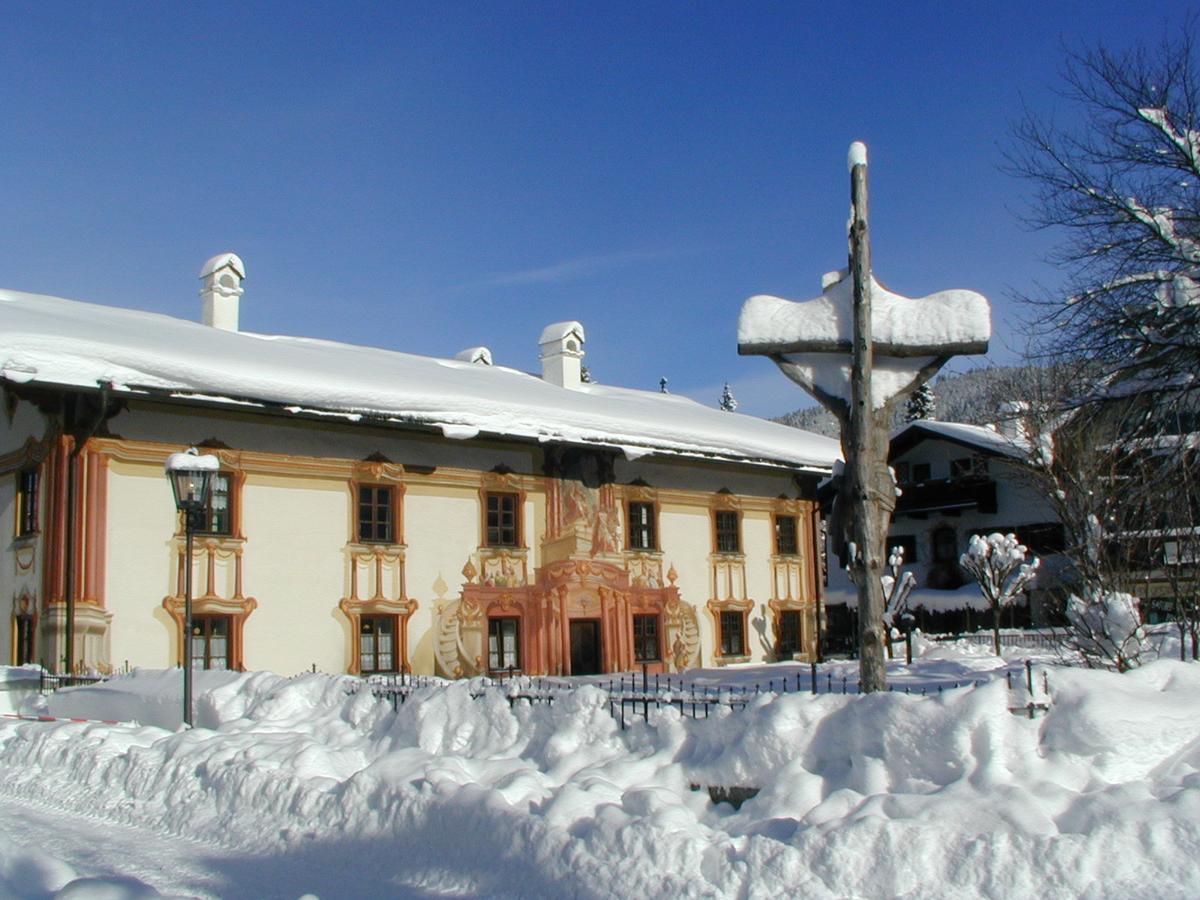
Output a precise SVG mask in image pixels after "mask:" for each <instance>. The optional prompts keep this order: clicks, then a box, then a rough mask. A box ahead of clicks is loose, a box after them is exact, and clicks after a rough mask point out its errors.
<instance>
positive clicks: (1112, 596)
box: [1067, 591, 1147, 672]
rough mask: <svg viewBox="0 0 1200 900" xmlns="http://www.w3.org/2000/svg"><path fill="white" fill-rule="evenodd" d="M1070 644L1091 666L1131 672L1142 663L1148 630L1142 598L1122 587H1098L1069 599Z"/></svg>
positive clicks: (1068, 639)
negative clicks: (1141, 611) (1140, 604)
mask: <svg viewBox="0 0 1200 900" xmlns="http://www.w3.org/2000/svg"><path fill="white" fill-rule="evenodd" d="M1067 622H1068V623H1069V625H1070V631H1069V633H1068V634H1067V643H1068V645H1069V646H1070V647H1071V648H1072V649H1074V650H1076V651H1078V652H1079V654H1080V655H1081V656H1083V659H1084V662H1086V663H1087V665H1088V666H1089V667H1091V668H1109V669H1116V670H1117V671H1118V672H1127V671H1129V670H1130V669H1134V668H1137V667H1138V666H1139V665H1141V655H1142V652H1143V651H1144V650H1145V649H1146V647H1147V644H1146V633H1145V632H1144V631H1143V630H1142V618H1141V615H1139V613H1138V598H1137V597H1134V596H1133V595H1132V594H1126V593H1123V592H1121V591H1096V592H1094V593H1090V594H1088V595H1087V597H1086V599H1084V598H1080V597H1076V596H1075V595H1073V594H1072V595H1071V599H1070V600H1068V601H1067Z"/></svg>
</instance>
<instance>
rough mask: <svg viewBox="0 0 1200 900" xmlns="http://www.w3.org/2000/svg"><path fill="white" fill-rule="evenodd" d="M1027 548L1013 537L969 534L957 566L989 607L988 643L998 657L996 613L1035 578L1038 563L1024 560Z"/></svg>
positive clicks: (997, 615) (1037, 561) (998, 619)
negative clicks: (977, 584) (990, 622)
mask: <svg viewBox="0 0 1200 900" xmlns="http://www.w3.org/2000/svg"><path fill="white" fill-rule="evenodd" d="M1028 552H1029V551H1028V548H1026V547H1025V545H1024V544H1022V543H1021V542H1020V541H1018V540H1017V537H1016V535H1013V534H999V533H995V534H989V535H988V536H987V537H982V536H981V535H978V534H976V535H972V536H971V541H970V543H969V544H968V545H967V552H966V553H964V554H963V555H962V556H961V557H959V560H958V564H959V565H960V566H962V567H963V568H964V569H966V570H967V572H969V573H970V574H971V576H972V577H973V578H974V579H975V580H976V581H977V582H978V583H979V592H980V593H981V594H983V598H984V599H985V600H987V602H988V606H990V607H991V608H992V639H993V640H992V644H993V649H994V650H995V652H996V655H997V656H999V655H1000V610H1001V609H1002V608H1003V607H1005V606H1009V605H1010V604H1012V603H1014V602H1016V599H1017V597H1018V596H1019V595H1020V594H1021V592H1022V591H1024V590H1025V588H1026V587H1027V586H1028V585H1029V583H1030V582H1031V581H1033V579H1034V578H1035V577H1036V575H1037V570H1038V565H1039V564H1040V560H1039V559H1038V558H1037V557H1033V559H1032V560H1031V561H1030V562H1026V561H1025V557H1026V554H1027V553H1028Z"/></svg>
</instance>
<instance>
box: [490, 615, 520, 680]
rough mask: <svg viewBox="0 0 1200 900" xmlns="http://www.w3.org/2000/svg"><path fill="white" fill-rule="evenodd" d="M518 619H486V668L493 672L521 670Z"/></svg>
mask: <svg viewBox="0 0 1200 900" xmlns="http://www.w3.org/2000/svg"><path fill="white" fill-rule="evenodd" d="M520 622H521V620H520V619H488V668H489V669H491V670H492V671H493V672H498V671H500V670H502V669H519V668H521V652H520V651H521V641H520V639H519V637H518V628H519V625H520Z"/></svg>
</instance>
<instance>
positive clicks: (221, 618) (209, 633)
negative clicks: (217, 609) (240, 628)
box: [188, 613, 235, 672]
mask: <svg viewBox="0 0 1200 900" xmlns="http://www.w3.org/2000/svg"><path fill="white" fill-rule="evenodd" d="M218 622H220V623H222V624H223V625H224V626H225V633H224V635H221V636H222V637H224V638H225V654H224V657H223V659H224V661H225V665H223V666H221V667H220V668H219V669H217V670H216V671H226V672H228V671H233V630H234V628H235V624H234V621H233V616H229V615H224V614H220V613H215V614H214V613H201V614H199V615H193V616H192V633H191V634H190V635H188V640H190V641H192V668H193V669H196V670H201V671H208V670H213V666H212V660H213V659H215V658H216V657H215V656H214V655H213V653H212V639H213V637H214V634H213V629H212V626H213V625H215V624H216V623H218ZM197 626H199V627H200V628H201V629H202V631H201V634H200V637H201V638H202V639H203V645H202V647H203V652H201V653H199V654H197V653H196V642H195V638H196V637H197V635H196V628H197Z"/></svg>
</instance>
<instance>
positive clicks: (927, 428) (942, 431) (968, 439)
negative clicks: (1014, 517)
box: [892, 419, 1030, 459]
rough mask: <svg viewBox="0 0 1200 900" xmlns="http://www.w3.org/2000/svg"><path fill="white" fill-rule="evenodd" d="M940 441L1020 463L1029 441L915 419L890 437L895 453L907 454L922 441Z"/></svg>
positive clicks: (987, 430) (988, 430)
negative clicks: (1011, 458)
mask: <svg viewBox="0 0 1200 900" xmlns="http://www.w3.org/2000/svg"><path fill="white" fill-rule="evenodd" d="M930 437H932V438H943V439H945V440H950V441H953V442H954V443H956V444H964V445H967V446H970V447H976V448H978V449H980V450H983V451H985V452H987V453H994V454H997V455H999V456H1010V457H1013V458H1014V459H1024V458H1025V457H1027V456H1028V455H1029V452H1030V446H1029V441H1028V440H1027V439H1025V438H1020V437H1009V436H1007V435H1003V434H1001V433H1000V432H998V431H996V429H994V428H990V427H988V426H985V425H965V424H963V423H962V422H939V421H937V420H936V419H917V420H916V421H915V422H909V423H908V424H907V425H905V426H904V427H903V428H901V429H900V430H899V431H897V432H896V433H895V434H894V435H892V448H893V452H896V450H897V449H898V448H902V449H900V452H903V451H904V450H907V449H908V447H910V446H912V445H913V444H916V443H917V442H918V441H920V440H921V439H923V438H930Z"/></svg>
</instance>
